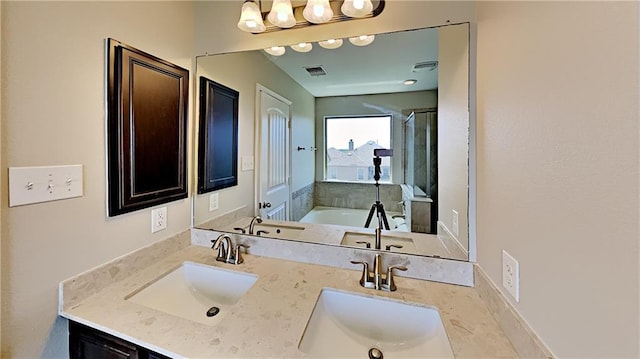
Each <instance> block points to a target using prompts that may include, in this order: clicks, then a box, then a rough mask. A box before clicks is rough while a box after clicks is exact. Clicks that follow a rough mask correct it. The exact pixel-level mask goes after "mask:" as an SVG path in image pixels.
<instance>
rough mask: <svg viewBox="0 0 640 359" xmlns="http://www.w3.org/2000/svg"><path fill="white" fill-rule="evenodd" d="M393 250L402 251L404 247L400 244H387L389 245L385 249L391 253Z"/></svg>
mask: <svg viewBox="0 0 640 359" xmlns="http://www.w3.org/2000/svg"><path fill="white" fill-rule="evenodd" d="M391 248H398V249H400V248H402V245H400V244H387V245H386V246H385V249H386V250H388V251H389V252H391Z"/></svg>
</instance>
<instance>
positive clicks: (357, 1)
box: [353, 0, 364, 10]
mask: <svg viewBox="0 0 640 359" xmlns="http://www.w3.org/2000/svg"><path fill="white" fill-rule="evenodd" d="M353 8H354V9H356V10H362V8H364V0H353Z"/></svg>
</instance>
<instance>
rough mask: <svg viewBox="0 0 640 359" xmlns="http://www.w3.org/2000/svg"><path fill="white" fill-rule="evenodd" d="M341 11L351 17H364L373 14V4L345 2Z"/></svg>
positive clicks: (363, 0)
mask: <svg viewBox="0 0 640 359" xmlns="http://www.w3.org/2000/svg"><path fill="white" fill-rule="evenodd" d="M340 10H341V11H342V13H343V14H345V15H347V16H349V17H364V16H367V15H368V14H370V13H371V10H373V4H372V3H371V0H345V2H343V3H342V7H341V8H340Z"/></svg>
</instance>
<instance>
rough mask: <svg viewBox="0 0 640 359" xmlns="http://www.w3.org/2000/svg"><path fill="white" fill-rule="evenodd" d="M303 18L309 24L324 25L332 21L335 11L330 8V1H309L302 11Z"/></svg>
mask: <svg viewBox="0 0 640 359" xmlns="http://www.w3.org/2000/svg"><path fill="white" fill-rule="evenodd" d="M302 16H304V18H305V19H307V21H309V22H312V23H314V24H322V23H324V22H327V21H329V20H331V18H332V17H333V10H331V6H329V0H308V1H307V6H305V7H304V10H303V11H302Z"/></svg>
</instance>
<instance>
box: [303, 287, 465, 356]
mask: <svg viewBox="0 0 640 359" xmlns="http://www.w3.org/2000/svg"><path fill="white" fill-rule="evenodd" d="M298 348H299V349H300V350H301V351H303V352H304V353H307V354H309V355H311V356H313V357H320V358H336V357H341V358H347V357H357V358H367V355H368V353H370V351H371V350H375V349H377V350H379V351H380V352H382V354H383V356H384V357H385V358H387V359H393V358H454V355H453V350H452V349H451V344H450V343H449V338H448V337H447V334H446V332H445V330H444V325H443V324H442V319H441V318H440V313H439V312H438V310H437V309H436V308H433V307H423V306H418V305H411V304H406V303H401V302H396V301H393V300H388V299H383V298H380V297H369V296H364V295H360V294H355V293H347V292H342V291H338V290H334V289H329V288H324V289H323V290H322V292H321V293H320V296H319V297H318V301H317V302H316V306H315V308H314V310H313V312H312V314H311V317H310V318H309V322H308V323H307V327H306V329H305V331H304V334H303V336H302V339H301V340H300V344H299V346H298ZM374 348H375V349H374Z"/></svg>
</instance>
